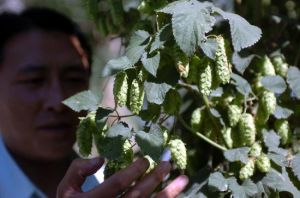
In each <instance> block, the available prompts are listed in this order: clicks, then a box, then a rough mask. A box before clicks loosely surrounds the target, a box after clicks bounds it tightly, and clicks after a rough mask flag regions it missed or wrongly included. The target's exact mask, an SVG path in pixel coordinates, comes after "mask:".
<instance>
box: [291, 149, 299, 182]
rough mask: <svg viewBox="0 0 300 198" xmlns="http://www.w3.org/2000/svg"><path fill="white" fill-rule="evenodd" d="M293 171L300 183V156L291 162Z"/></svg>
mask: <svg viewBox="0 0 300 198" xmlns="http://www.w3.org/2000/svg"><path fill="white" fill-rule="evenodd" d="M291 166H292V170H293V172H294V174H295V175H296V176H297V178H298V180H299V181H300V154H297V155H296V156H295V157H294V158H293V159H292V162H291Z"/></svg>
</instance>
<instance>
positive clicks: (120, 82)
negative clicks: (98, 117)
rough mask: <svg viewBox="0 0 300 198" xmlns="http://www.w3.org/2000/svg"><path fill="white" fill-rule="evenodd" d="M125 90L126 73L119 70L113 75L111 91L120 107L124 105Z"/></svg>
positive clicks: (126, 85) (126, 86) (126, 87)
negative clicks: (113, 80)
mask: <svg viewBox="0 0 300 198" xmlns="http://www.w3.org/2000/svg"><path fill="white" fill-rule="evenodd" d="M127 90H128V82H127V75H126V73H125V72H119V73H118V74H117V75H116V77H115V82H114V89H113V93H114V98H115V102H116V104H118V105H119V106H121V107H122V106H125V105H126V101H127Z"/></svg>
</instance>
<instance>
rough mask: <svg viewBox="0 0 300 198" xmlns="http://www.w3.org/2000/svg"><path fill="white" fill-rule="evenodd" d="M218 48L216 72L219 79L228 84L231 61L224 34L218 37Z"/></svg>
mask: <svg viewBox="0 0 300 198" xmlns="http://www.w3.org/2000/svg"><path fill="white" fill-rule="evenodd" d="M217 44H218V47H217V50H216V57H215V60H216V74H217V78H218V80H219V81H220V82H221V83H222V84H227V83H228V82H229V80H230V75H231V64H230V63H229V60H228V57H227V53H226V51H228V50H226V46H225V41H224V38H223V37H222V36H218V37H217Z"/></svg>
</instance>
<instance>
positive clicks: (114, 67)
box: [102, 56, 133, 76]
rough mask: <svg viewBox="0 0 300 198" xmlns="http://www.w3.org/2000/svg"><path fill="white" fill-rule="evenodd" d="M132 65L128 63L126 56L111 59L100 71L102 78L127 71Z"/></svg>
mask: <svg viewBox="0 0 300 198" xmlns="http://www.w3.org/2000/svg"><path fill="white" fill-rule="evenodd" d="M132 65H133V64H132V63H131V62H130V60H129V59H128V57H127V56H122V57H119V58H116V59H112V60H110V61H108V62H107V63H106V65H105V66H104V69H103V71H102V75H103V76H110V75H113V74H115V73H117V72H118V71H120V70H124V69H127V68H129V67H131V66H132Z"/></svg>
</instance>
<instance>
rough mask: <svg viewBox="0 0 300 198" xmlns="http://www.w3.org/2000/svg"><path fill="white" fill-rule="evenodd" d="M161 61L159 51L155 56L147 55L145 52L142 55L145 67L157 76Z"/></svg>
mask: <svg viewBox="0 0 300 198" xmlns="http://www.w3.org/2000/svg"><path fill="white" fill-rule="evenodd" d="M159 61H160V53H159V52H158V53H157V54H156V55H155V56H153V57H147V53H144V54H143V56H142V63H143V66H144V68H145V69H146V70H147V71H148V72H149V73H150V74H152V75H153V76H154V77H156V73H157V69H158V67H159Z"/></svg>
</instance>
